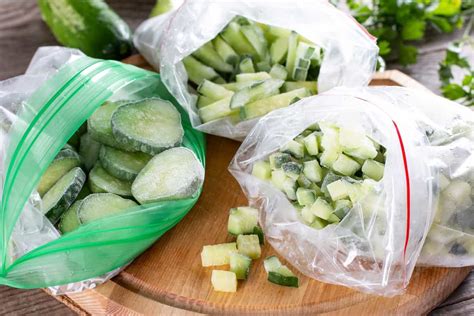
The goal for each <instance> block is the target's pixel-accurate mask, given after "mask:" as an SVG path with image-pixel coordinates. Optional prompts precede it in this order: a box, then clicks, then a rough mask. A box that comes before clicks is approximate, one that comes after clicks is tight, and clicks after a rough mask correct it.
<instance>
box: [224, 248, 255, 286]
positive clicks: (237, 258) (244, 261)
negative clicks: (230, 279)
mask: <svg viewBox="0 0 474 316" xmlns="http://www.w3.org/2000/svg"><path fill="white" fill-rule="evenodd" d="M229 261H230V262H229V265H230V271H232V272H234V273H235V275H236V277H237V279H238V280H246V279H247V277H248V275H249V271H250V265H251V264H252V259H251V258H249V257H248V256H246V255H243V254H240V253H238V252H233V253H231V254H230V260H229Z"/></svg>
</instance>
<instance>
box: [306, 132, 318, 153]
mask: <svg viewBox="0 0 474 316" xmlns="http://www.w3.org/2000/svg"><path fill="white" fill-rule="evenodd" d="M303 142H304V145H305V147H306V151H307V152H308V154H310V155H312V156H316V155H317V154H319V145H318V137H317V134H316V132H314V133H311V134H309V135H308V136H306V137H305V138H304V140H303Z"/></svg>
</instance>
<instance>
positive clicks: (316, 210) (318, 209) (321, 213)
mask: <svg viewBox="0 0 474 316" xmlns="http://www.w3.org/2000/svg"><path fill="white" fill-rule="evenodd" d="M311 211H312V212H313V214H314V215H316V216H317V217H320V218H322V219H325V220H328V219H329V218H330V217H331V214H332V213H333V212H334V210H333V208H332V206H331V205H330V204H329V203H328V202H326V200H324V199H322V198H320V197H318V198H317V199H316V201H315V202H314V203H313V205H311Z"/></svg>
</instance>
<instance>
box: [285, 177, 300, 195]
mask: <svg viewBox="0 0 474 316" xmlns="http://www.w3.org/2000/svg"><path fill="white" fill-rule="evenodd" d="M296 187H297V186H296V180H295V179H292V178H290V177H288V176H287V177H286V179H285V181H283V189H282V190H283V192H285V194H286V196H287V197H288V199H290V200H292V201H294V200H296Z"/></svg>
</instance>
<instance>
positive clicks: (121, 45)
mask: <svg viewBox="0 0 474 316" xmlns="http://www.w3.org/2000/svg"><path fill="white" fill-rule="evenodd" d="M38 5H39V8H40V11H41V15H42V17H43V20H44V21H45V22H46V24H47V25H48V26H49V28H50V29H51V32H52V33H53V34H54V36H55V37H56V39H57V40H58V42H60V43H61V44H63V45H64V46H67V47H73V48H78V49H80V50H81V51H82V52H84V53H85V54H86V55H88V56H91V57H95V58H102V59H116V60H120V59H123V58H125V57H127V56H130V54H131V53H132V32H131V31H130V28H129V27H128V25H127V23H125V22H124V21H123V20H122V19H121V18H120V17H119V16H118V15H117V14H116V13H115V12H114V11H113V10H112V9H111V8H109V6H108V5H107V4H106V3H105V2H104V1H102V0H80V1H77V0H60V1H57V0H38ZM58 11H59V12H58Z"/></svg>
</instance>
